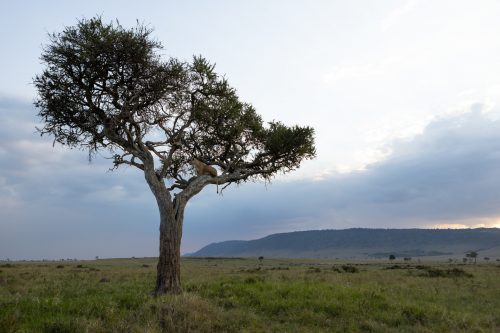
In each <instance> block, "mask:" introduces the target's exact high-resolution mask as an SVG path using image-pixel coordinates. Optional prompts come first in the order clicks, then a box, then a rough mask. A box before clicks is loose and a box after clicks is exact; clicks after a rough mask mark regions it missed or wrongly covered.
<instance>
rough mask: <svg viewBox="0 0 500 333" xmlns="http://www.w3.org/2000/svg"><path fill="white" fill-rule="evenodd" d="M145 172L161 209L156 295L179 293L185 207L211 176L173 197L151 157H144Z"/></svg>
mask: <svg viewBox="0 0 500 333" xmlns="http://www.w3.org/2000/svg"><path fill="white" fill-rule="evenodd" d="M144 161H145V163H144V167H145V168H144V175H145V178H146V181H147V183H148V185H149V188H150V189H151V192H153V194H154V196H155V198H156V203H157V204H158V209H159V211H160V254H159V258H158V266H157V273H156V274H157V275H156V288H155V290H154V292H153V294H154V295H155V296H158V295H163V294H179V293H180V292H182V288H181V238H182V225H183V222H184V209H185V208H186V204H187V202H188V200H189V199H190V198H191V197H193V196H194V195H196V194H197V193H199V192H200V191H201V190H202V189H203V187H204V186H205V185H206V184H208V183H209V180H210V179H211V177H210V176H202V177H198V178H197V179H195V180H194V181H193V182H191V184H190V186H189V187H188V188H186V189H185V190H183V191H182V192H181V193H177V195H176V196H175V198H174V199H173V200H172V196H171V195H170V192H169V190H168V189H167V187H166V186H165V183H164V182H163V180H160V179H158V176H157V174H156V172H155V170H154V165H153V161H152V158H149V159H147V157H145V158H144Z"/></svg>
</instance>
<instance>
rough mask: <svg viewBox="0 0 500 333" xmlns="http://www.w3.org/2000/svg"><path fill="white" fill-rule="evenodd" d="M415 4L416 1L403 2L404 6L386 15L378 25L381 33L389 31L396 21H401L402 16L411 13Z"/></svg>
mask: <svg viewBox="0 0 500 333" xmlns="http://www.w3.org/2000/svg"><path fill="white" fill-rule="evenodd" d="M417 3H418V1H417V0H408V1H406V2H405V4H404V5H402V6H400V7H398V8H396V9H394V10H392V11H391V12H389V14H387V15H386V16H385V17H384V18H383V20H382V22H381V24H380V28H381V30H382V32H385V31H387V30H389V29H390V28H391V27H392V26H394V25H395V24H396V23H397V21H399V20H401V18H402V17H403V16H405V15H406V14H408V13H409V12H411V11H412V10H413V9H414V8H415V6H416V5H417Z"/></svg>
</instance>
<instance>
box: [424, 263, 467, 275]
mask: <svg viewBox="0 0 500 333" xmlns="http://www.w3.org/2000/svg"><path fill="white" fill-rule="evenodd" d="M423 267H424V268H422V270H423V271H424V274H423V275H422V276H427V277H444V278H461V277H467V278H471V277H473V275H472V274H470V273H467V272H466V271H464V270H463V269H460V268H452V269H438V268H432V267H428V266H423Z"/></svg>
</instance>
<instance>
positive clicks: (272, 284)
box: [0, 258, 500, 333]
mask: <svg viewBox="0 0 500 333" xmlns="http://www.w3.org/2000/svg"><path fill="white" fill-rule="evenodd" d="M155 264H156V260H154V259H148V258H146V259H113V260H96V261H80V262H36V263H17V262H16V263H5V262H4V263H0V332H6V333H7V332H492V333H493V332H500V266H498V265H497V263H490V264H477V265H472V264H468V265H457V264H447V263H410V264H408V263H401V262H399V263H397V262H394V263H382V262H380V263H360V262H352V263H347V262H342V261H325V260H274V259H265V260H263V262H262V263H260V262H259V261H258V260H256V259H210V258H204V259H194V258H184V259H183V263H182V273H183V276H182V280H183V285H184V293H183V294H182V295H178V296H164V297H158V298H152V297H151V296H149V293H150V291H151V290H152V287H153V285H154V280H155V269H156V268H155ZM61 266H62V267H61Z"/></svg>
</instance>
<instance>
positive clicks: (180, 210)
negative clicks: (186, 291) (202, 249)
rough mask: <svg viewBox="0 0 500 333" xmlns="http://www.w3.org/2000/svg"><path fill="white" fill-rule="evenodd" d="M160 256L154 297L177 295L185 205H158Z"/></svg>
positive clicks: (179, 290) (171, 203) (179, 285)
mask: <svg viewBox="0 0 500 333" xmlns="http://www.w3.org/2000/svg"><path fill="white" fill-rule="evenodd" d="M158 206H159V209H160V254H159V258H158V266H157V275H156V288H155V291H154V295H156V296H158V295H163V294H179V293H180V292H181V291H182V288H181V252H180V250H181V238H182V224H183V220H184V208H185V203H183V202H179V201H178V200H177V199H174V201H173V202H170V201H169V202H167V203H164V204H163V203H162V204H159V205H158Z"/></svg>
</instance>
